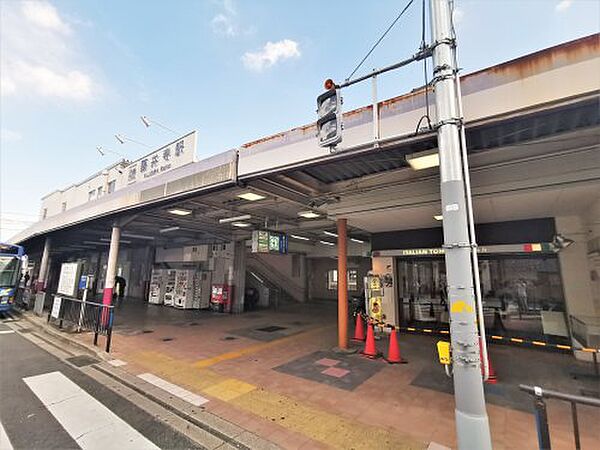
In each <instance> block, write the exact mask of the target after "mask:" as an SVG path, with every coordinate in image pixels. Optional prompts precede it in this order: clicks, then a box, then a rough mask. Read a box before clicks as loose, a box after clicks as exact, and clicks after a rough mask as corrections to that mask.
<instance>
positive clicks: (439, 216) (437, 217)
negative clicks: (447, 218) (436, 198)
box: [433, 214, 444, 221]
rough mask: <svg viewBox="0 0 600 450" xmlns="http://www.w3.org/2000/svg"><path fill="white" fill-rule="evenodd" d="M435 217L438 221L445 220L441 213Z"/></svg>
mask: <svg viewBox="0 0 600 450" xmlns="http://www.w3.org/2000/svg"><path fill="white" fill-rule="evenodd" d="M433 218H434V219H435V220H437V221H441V220H444V216H442V215H441V214H439V215H437V216H433Z"/></svg>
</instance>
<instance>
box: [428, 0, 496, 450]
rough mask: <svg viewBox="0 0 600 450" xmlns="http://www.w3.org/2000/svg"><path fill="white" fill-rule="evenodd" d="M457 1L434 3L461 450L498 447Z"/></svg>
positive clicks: (439, 130)
mask: <svg viewBox="0 0 600 450" xmlns="http://www.w3.org/2000/svg"><path fill="white" fill-rule="evenodd" d="M450 2H451V0H430V8H431V9H430V11H431V33H432V40H433V43H432V48H433V65H434V71H433V75H434V81H433V87H434V89H435V104H436V110H437V127H438V128H437V133H438V148H439V157H440V180H441V197H442V214H443V216H444V221H443V223H444V248H445V258H446V276H447V283H448V299H449V302H450V336H451V341H452V363H453V364H452V367H453V374H454V376H453V378H454V399H455V420H456V434H457V439H458V448H459V449H461V450H475V449H476V450H488V449H491V448H492V443H491V436H490V428H489V421H488V416H487V412H486V409H485V398H484V393H483V380H482V376H481V360H480V347H479V346H480V343H479V334H478V330H477V316H476V311H477V305H476V304H475V295H474V283H473V277H474V270H479V269H478V268H477V267H474V265H473V260H472V250H473V249H472V245H473V242H474V240H473V239H472V238H474V236H471V235H470V232H469V214H468V210H467V195H470V192H467V186H469V187H470V183H469V180H468V176H469V174H468V170H464V168H465V166H464V164H465V162H464V161H463V159H462V154H461V145H462V144H461V137H460V132H461V126H462V120H463V118H462V117H460V108H459V101H458V92H457V77H458V73H457V67H456V64H455V58H454V46H455V41H454V33H453V28H452V10H451V6H450Z"/></svg>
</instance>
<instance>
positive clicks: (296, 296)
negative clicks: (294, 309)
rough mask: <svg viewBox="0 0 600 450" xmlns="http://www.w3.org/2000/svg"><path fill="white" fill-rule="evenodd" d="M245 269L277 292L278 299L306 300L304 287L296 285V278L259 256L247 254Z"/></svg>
mask: <svg viewBox="0 0 600 450" xmlns="http://www.w3.org/2000/svg"><path fill="white" fill-rule="evenodd" d="M246 270H247V271H248V272H254V273H255V274H256V275H257V276H258V277H259V278H261V279H262V280H263V284H264V285H265V286H267V287H268V288H269V289H270V290H271V291H275V292H278V293H279V296H278V298H279V299H280V300H285V299H286V298H287V299H288V300H293V301H296V302H304V301H306V295H307V292H306V289H305V288H304V287H300V286H298V284H297V283H298V281H297V280H296V279H293V278H291V277H290V276H289V275H287V274H285V273H283V272H281V271H280V270H279V269H277V268H276V267H274V266H273V265H271V264H268V263H266V262H265V261H263V260H261V259H260V257H257V256H254V255H248V259H247V260H246ZM257 281H258V280H257Z"/></svg>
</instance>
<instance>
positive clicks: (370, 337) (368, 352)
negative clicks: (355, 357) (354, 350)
mask: <svg viewBox="0 0 600 450" xmlns="http://www.w3.org/2000/svg"><path fill="white" fill-rule="evenodd" d="M361 354H362V355H363V356H366V357H367V358H371V359H375V358H377V357H379V353H378V352H377V348H376V347H375V334H374V333H373V324H372V323H369V324H368V325H367V341H366V342H365V349H364V350H363V351H362V352H361Z"/></svg>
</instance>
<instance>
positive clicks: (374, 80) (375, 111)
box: [371, 75, 379, 145]
mask: <svg viewBox="0 0 600 450" xmlns="http://www.w3.org/2000/svg"><path fill="white" fill-rule="evenodd" d="M371 94H372V97H373V140H374V141H375V145H377V141H379V102H378V101H377V75H373V78H372V79H371Z"/></svg>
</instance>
